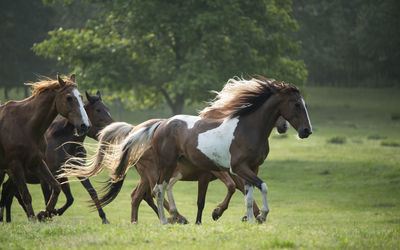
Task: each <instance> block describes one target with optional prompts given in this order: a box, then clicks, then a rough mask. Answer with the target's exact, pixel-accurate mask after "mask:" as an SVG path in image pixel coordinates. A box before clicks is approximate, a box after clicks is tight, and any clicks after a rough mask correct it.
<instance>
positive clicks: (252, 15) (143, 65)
mask: <svg viewBox="0 0 400 250" xmlns="http://www.w3.org/2000/svg"><path fill="white" fill-rule="evenodd" d="M93 2H94V3H95V4H96V5H97V6H98V14H97V18H95V19H93V20H88V21H87V22H86V25H85V27H84V28H82V29H62V28H60V29H58V30H54V31H51V32H50V33H49V34H50V38H49V39H48V40H45V41H43V42H42V43H40V44H37V45H35V47H34V50H35V52H36V53H37V54H39V55H43V56H46V57H49V58H57V59H58V61H59V62H60V63H61V64H63V65H66V66H68V67H71V68H73V70H74V71H75V72H76V73H77V74H78V76H79V77H80V79H81V82H82V83H84V84H85V86H86V87H92V88H104V87H107V88H110V89H112V90H133V92H132V94H133V97H134V98H135V99H136V100H137V102H139V103H146V104H147V105H150V106H155V105H158V104H160V103H164V102H165V101H166V102H167V104H168V105H169V106H170V108H171V109H172V111H173V112H174V113H179V112H180V111H181V110H182V107H183V105H184V104H185V103H186V104H192V103H196V102H199V101H202V100H205V99H206V98H208V97H209V90H219V89H220V88H221V87H222V85H223V83H224V82H226V80H227V79H229V78H230V77H233V76H235V75H236V76H244V77H247V76H249V75H253V74H260V75H265V76H267V77H272V78H276V79H278V80H285V81H289V82H293V83H295V84H297V85H299V86H302V85H303V83H304V82H305V80H306V77H307V72H306V70H305V64H304V62H303V61H301V60H294V59H293V56H295V55H296V54H297V52H298V50H299V43H296V42H292V40H291V39H290V37H289V36H288V34H289V32H294V31H295V30H296V29H297V23H296V21H295V20H294V19H292V18H291V17H290V15H289V13H290V12H291V1H290V0H285V1H279V2H275V1H269V0H264V1H250V2H243V1H236V0H230V1H228V2H227V1H211V0H208V1H207V0H204V1H194V2H193V1H178V2H166V1H162V0H152V1H137V0H131V1H112V2H110V1H104V2H103V1H93Z"/></svg>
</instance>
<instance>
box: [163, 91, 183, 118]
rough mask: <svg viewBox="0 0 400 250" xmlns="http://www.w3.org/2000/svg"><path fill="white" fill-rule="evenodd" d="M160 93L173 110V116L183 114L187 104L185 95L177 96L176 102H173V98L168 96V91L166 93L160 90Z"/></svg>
mask: <svg viewBox="0 0 400 250" xmlns="http://www.w3.org/2000/svg"><path fill="white" fill-rule="evenodd" d="M160 92H161V94H162V95H163V96H164V98H165V101H166V102H167V104H168V106H169V107H170V108H171V111H172V114H173V115H178V114H181V113H182V109H183V104H184V103H185V98H184V96H183V94H178V95H176V97H175V100H172V99H171V97H170V96H169V95H168V93H167V91H165V90H164V89H163V88H160Z"/></svg>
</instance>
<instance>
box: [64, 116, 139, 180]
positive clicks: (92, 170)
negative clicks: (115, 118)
mask: <svg viewBox="0 0 400 250" xmlns="http://www.w3.org/2000/svg"><path fill="white" fill-rule="evenodd" d="M133 129H134V126H132V125H131V124H128V123H126V122H114V123H111V124H110V125H108V126H106V127H105V128H103V129H102V130H101V131H100V132H99V135H98V140H99V143H98V145H97V149H96V151H95V154H94V155H93V156H92V157H90V158H89V159H87V165H88V166H86V167H85V159H84V158H82V157H71V158H69V159H68V160H67V161H66V162H65V163H64V164H63V166H62V171H61V174H59V177H68V176H75V177H83V178H85V179H87V178H89V177H91V176H94V175H97V174H98V173H100V172H101V171H102V170H103V169H104V168H106V167H107V166H109V165H111V164H113V160H114V159H115V158H117V157H118V155H119V151H118V150H117V147H118V145H119V144H120V143H121V142H122V141H123V140H124V139H125V138H126V137H127V136H128V134H129V133H130V132H131V131H132V130H133Z"/></svg>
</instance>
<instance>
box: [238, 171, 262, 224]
mask: <svg viewBox="0 0 400 250" xmlns="http://www.w3.org/2000/svg"><path fill="white" fill-rule="evenodd" d="M234 172H235V173H236V174H238V175H239V176H240V177H242V178H243V179H244V180H245V181H246V184H245V188H244V189H245V194H246V198H245V203H246V207H247V218H248V220H249V221H250V222H253V220H254V217H253V202H254V197H253V195H254V194H253V193H254V186H256V187H257V188H258V189H259V190H260V191H261V197H262V203H263V205H262V207H261V213H260V214H259V215H257V217H256V219H257V222H259V223H263V222H265V221H266V218H267V215H268V213H269V206H268V199H267V194H268V188H267V185H266V184H265V183H264V182H263V181H262V180H261V179H260V178H258V177H257V175H256V174H255V173H254V172H253V171H251V169H250V168H249V167H247V165H241V166H240V167H238V168H237V169H235V171H234Z"/></svg>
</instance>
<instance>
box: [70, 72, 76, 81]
mask: <svg viewBox="0 0 400 250" xmlns="http://www.w3.org/2000/svg"><path fill="white" fill-rule="evenodd" d="M70 78H71V81H73V82H75V74H72V75H71V77H70Z"/></svg>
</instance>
